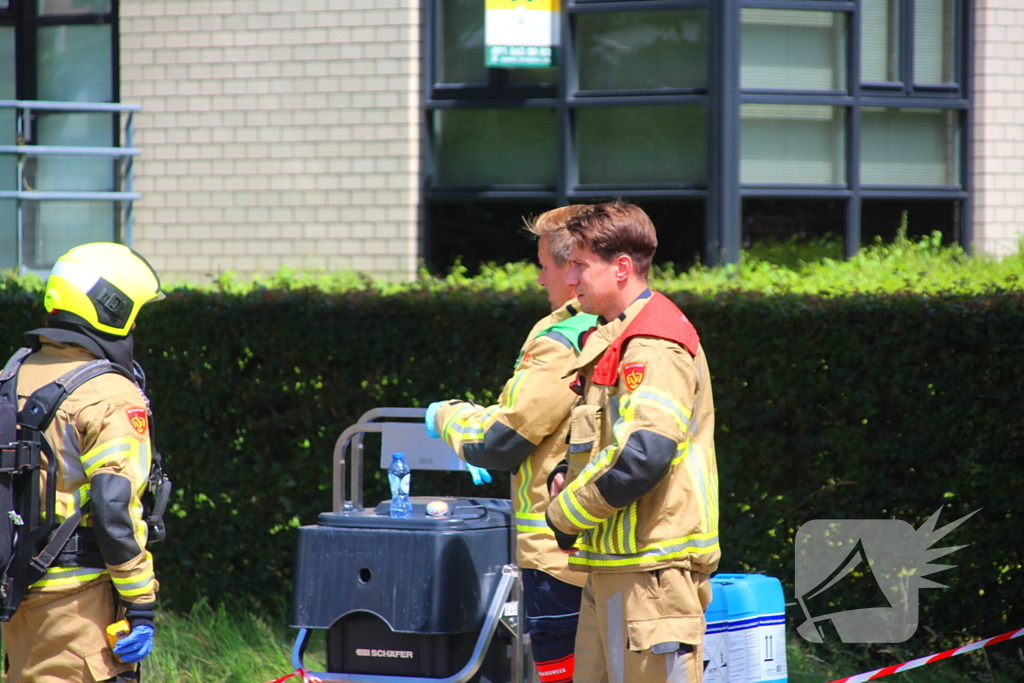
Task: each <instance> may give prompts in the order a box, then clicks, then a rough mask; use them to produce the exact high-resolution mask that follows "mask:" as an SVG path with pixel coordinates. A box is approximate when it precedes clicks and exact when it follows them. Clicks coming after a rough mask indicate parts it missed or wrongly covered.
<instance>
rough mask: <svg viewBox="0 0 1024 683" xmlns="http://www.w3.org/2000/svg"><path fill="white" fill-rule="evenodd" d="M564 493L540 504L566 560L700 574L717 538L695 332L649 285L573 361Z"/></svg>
mask: <svg viewBox="0 0 1024 683" xmlns="http://www.w3.org/2000/svg"><path fill="white" fill-rule="evenodd" d="M574 369H575V370H576V371H578V372H579V375H578V377H577V390H578V391H579V392H580V393H581V399H580V400H579V401H578V403H577V405H576V406H575V407H574V408H573V410H572V415H571V427H570V438H569V457H568V461H569V467H568V472H567V476H566V481H567V485H566V487H565V489H564V490H563V491H562V492H561V493H560V494H559V495H558V496H557V497H556V498H555V499H554V500H553V502H552V503H551V505H550V506H549V508H548V512H547V514H548V520H549V524H550V525H551V526H552V527H554V528H556V529H557V530H558V532H559V536H560V540H561V542H562V544H563V546H565V545H568V544H569V543H571V542H572V538H573V537H574V536H576V535H579V538H578V539H576V547H577V548H578V551H577V552H575V553H574V554H572V555H571V556H570V558H569V562H570V564H571V565H573V566H576V567H579V568H581V569H585V570H587V571H592V572H637V571H648V570H653V569H659V568H662V567H673V566H674V567H681V568H684V569H687V570H690V571H693V572H700V573H704V574H710V573H712V572H713V571H714V570H715V569H716V568H717V566H718V560H719V556H720V554H721V553H720V550H719V543H718V469H717V466H716V463H715V445H714V437H713V432H714V405H713V399H712V393H711V375H710V372H709V370H708V365H707V360H706V359H705V357H704V351H703V349H702V348H701V346H700V340H699V338H698V336H697V332H696V330H695V329H694V328H693V326H692V325H691V324H690V322H689V321H688V320H687V319H686V317H685V316H684V315H683V314H682V312H681V311H680V310H679V309H678V308H676V306H675V305H674V304H673V303H672V302H671V301H669V299H668V298H666V297H665V296H663V295H661V294H657V293H654V294H652V293H651V292H650V291H649V290H648V291H646V292H645V293H644V294H643V295H641V297H639V298H638V299H637V300H636V301H634V302H633V303H632V304H630V306H629V307H628V308H627V309H626V310H625V311H624V312H623V313H622V315H620V316H619V317H618V318H616V319H615V320H612V321H610V322H607V323H605V324H603V325H601V326H600V327H598V328H597V329H596V330H595V331H594V333H593V334H591V335H590V337H589V338H588V339H587V342H586V346H585V347H584V349H583V352H582V353H581V355H580V356H579V358H578V359H577V362H576V367H575V368H574Z"/></svg>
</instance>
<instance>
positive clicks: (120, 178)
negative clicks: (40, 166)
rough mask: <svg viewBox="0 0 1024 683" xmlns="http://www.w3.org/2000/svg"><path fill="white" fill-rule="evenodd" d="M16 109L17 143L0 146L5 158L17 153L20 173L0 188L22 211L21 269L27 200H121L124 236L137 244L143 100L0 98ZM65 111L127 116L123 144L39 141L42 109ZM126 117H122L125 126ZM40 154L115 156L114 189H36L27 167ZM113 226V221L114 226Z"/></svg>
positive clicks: (1, 196) (22, 267)
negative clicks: (138, 122) (138, 119)
mask: <svg viewBox="0 0 1024 683" xmlns="http://www.w3.org/2000/svg"><path fill="white" fill-rule="evenodd" d="M4 109H13V110H14V114H15V116H14V120H15V127H16V135H17V137H16V142H17V144H14V145H0V157H4V156H14V157H16V158H17V173H16V176H15V177H16V180H15V186H14V188H5V187H0V199H13V200H15V202H16V204H15V206H16V213H17V236H18V246H17V249H18V270H19V271H25V270H27V268H26V266H25V262H24V259H25V249H24V240H25V207H24V202H40V201H103V202H119V203H120V204H121V208H122V210H123V216H122V217H121V222H120V225H121V235H120V237H121V239H122V241H123V242H124V243H125V244H127V245H129V246H130V245H131V244H132V238H133V234H132V232H133V227H134V214H133V211H132V202H134V201H135V200H137V199H141V198H142V195H141V194H139V193H138V192H135V190H134V159H135V157H136V156H138V155H139V154H140V153H141V150H139V149H138V148H136V147H134V146H133V145H134V133H135V130H134V125H133V115H134V113H135V112H137V111H140V110H141V109H142V107H141V105H138V104H119V103H109V102H47V101H31V100H0V110H4ZM57 112H64V113H69V114H89V113H105V114H115V115H118V116H119V117H120V115H122V114H123V115H124V119H123V122H124V135H123V137H122V140H123V146H119V147H93V146H56V145H37V144H33V142H34V140H35V137H36V136H35V131H34V130H33V123H34V121H35V118H36V115H37V114H39V113H43V114H51V113H57ZM120 126H121V121H120V120H118V128H119V129H120ZM40 157H90V158H100V159H110V160H112V161H114V162H115V163H116V164H117V166H116V169H117V170H116V172H115V174H114V187H115V189H114V190H111V191H103V190H37V189H34V188H32V187H30V186H29V184H28V183H27V182H26V177H25V170H26V164H27V162H28V160H29V159H33V158H40ZM111 227H114V226H111Z"/></svg>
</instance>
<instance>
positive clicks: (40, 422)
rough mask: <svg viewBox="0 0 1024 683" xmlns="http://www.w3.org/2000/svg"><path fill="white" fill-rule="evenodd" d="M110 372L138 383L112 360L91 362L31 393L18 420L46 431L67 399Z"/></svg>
mask: <svg viewBox="0 0 1024 683" xmlns="http://www.w3.org/2000/svg"><path fill="white" fill-rule="evenodd" d="M108 372H116V373H117V374H119V375H121V376H123V377H126V378H127V379H128V380H130V381H131V382H132V383H133V384H134V383H135V378H134V377H132V376H131V374H129V372H128V371H127V370H125V369H124V368H122V367H121V366H119V365H115V364H113V363H111V362H110V361H109V360H92V361H89V362H88V363H83V364H82V365H79V366H78V367H77V368H75V369H74V370H70V371H69V372H66V373H64V374H63V375H61V376H60V377H58V378H57V379H55V380H54V381H52V382H50V383H49V384H47V385H45V386H42V387H39V388H38V389H36V390H35V391H34V392H32V395H31V396H29V397H28V398H27V399H25V406H24V407H23V408H22V409H21V411H20V412H19V413H18V421H19V422H20V423H21V424H23V425H24V426H26V427H30V428H32V429H37V430H39V431H40V432H42V431H45V430H46V428H47V427H48V426H49V424H50V421H51V420H53V415H54V413H56V412H57V408H59V407H60V405H61V403H63V402H64V399H66V398H67V397H68V396H70V395H71V394H72V393H74V391H75V389H77V388H78V387H80V386H82V385H83V384H85V383H86V382H88V381H89V380H92V379H95V378H97V377H99V376H100V375H103V374H106V373H108Z"/></svg>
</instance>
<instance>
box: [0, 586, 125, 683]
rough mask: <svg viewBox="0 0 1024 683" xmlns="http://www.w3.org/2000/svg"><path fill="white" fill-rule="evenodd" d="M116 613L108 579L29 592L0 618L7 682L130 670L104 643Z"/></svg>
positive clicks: (98, 676)
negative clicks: (72, 588) (71, 587)
mask: <svg viewBox="0 0 1024 683" xmlns="http://www.w3.org/2000/svg"><path fill="white" fill-rule="evenodd" d="M116 616H117V615H116V613H115V609H114V598H113V593H112V591H111V586H110V580H109V579H106V580H101V581H98V582H94V583H90V584H88V585H87V586H86V587H85V588H84V589H82V590H80V591H77V592H74V593H38V592H29V593H28V595H26V596H25V599H24V600H23V601H22V603H21V605H20V606H19V607H18V611H17V612H15V613H14V616H13V617H12V618H11V620H10V621H9V622H8V623H5V624H3V639H4V647H5V648H6V649H7V661H6V662H5V669H6V672H5V673H6V681H7V683H27V682H31V683H68V682H70V683H94V682H96V681H106V680H109V679H112V678H114V677H115V676H117V675H118V674H121V673H126V672H129V671H134V670H135V669H136V665H135V664H123V663H121V662H118V661H117V660H115V659H114V653H113V652H111V651H110V645H109V644H108V643H107V636H106V629H107V626H109V625H110V624H112V623H114V622H115V621H116V620H117V619H116Z"/></svg>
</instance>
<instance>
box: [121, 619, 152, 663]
mask: <svg viewBox="0 0 1024 683" xmlns="http://www.w3.org/2000/svg"><path fill="white" fill-rule="evenodd" d="M152 651H153V627H152V626H150V625H149V624H139V625H137V626H135V627H134V628H132V632H131V633H129V634H128V635H126V636H125V637H124V638H122V639H121V640H119V641H117V642H116V643H114V654H115V655H117V656H118V658H119V659H120V660H121V661H122V662H127V663H129V664H133V663H135V662H141V661H142V660H143V659H145V658H146V657H148V656H149V653H150V652H152Z"/></svg>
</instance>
